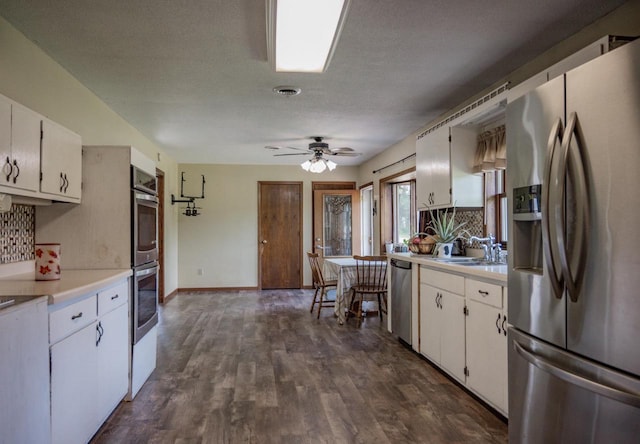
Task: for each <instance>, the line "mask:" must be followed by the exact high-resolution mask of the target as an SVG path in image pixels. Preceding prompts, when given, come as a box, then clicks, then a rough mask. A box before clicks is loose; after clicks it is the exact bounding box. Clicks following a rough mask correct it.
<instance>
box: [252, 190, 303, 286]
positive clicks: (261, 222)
mask: <svg viewBox="0 0 640 444" xmlns="http://www.w3.org/2000/svg"><path fill="white" fill-rule="evenodd" d="M258 187H259V189H258V242H259V246H258V256H259V258H258V261H259V263H258V269H259V272H260V288H261V289H274V288H301V287H302V273H303V268H302V182H259V183H258Z"/></svg>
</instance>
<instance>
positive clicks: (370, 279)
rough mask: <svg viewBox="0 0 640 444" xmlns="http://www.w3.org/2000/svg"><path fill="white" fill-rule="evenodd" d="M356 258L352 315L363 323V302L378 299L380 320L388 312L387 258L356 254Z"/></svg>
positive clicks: (350, 311) (352, 292) (350, 309)
mask: <svg viewBox="0 0 640 444" xmlns="http://www.w3.org/2000/svg"><path fill="white" fill-rule="evenodd" d="M353 258H354V259H355V260H356V277H357V279H356V284H355V285H353V286H352V287H351V301H350V302H349V311H348V313H347V320H348V319H349V316H350V315H352V314H353V315H354V316H355V317H356V318H357V319H358V325H360V324H361V323H362V303H363V302H364V301H377V302H378V312H379V314H380V320H381V321H382V313H385V314H386V313H387V259H386V257H385V256H354V257H353Z"/></svg>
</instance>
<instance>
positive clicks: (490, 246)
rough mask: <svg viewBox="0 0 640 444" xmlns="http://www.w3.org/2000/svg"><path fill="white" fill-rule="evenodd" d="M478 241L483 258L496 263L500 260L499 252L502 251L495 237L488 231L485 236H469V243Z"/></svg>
mask: <svg viewBox="0 0 640 444" xmlns="http://www.w3.org/2000/svg"><path fill="white" fill-rule="evenodd" d="M471 242H480V243H481V246H482V250H483V252H484V260H485V261H486V262H489V263H497V262H499V261H500V253H501V252H502V244H499V243H498V244H497V243H496V237H495V236H494V235H493V234H491V233H489V234H488V235H487V237H478V236H471V237H470V238H469V243H471Z"/></svg>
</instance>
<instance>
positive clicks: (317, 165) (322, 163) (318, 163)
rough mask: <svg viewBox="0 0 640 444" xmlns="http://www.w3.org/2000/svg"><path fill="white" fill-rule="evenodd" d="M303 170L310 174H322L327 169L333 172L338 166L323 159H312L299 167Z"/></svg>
mask: <svg viewBox="0 0 640 444" xmlns="http://www.w3.org/2000/svg"><path fill="white" fill-rule="evenodd" d="M300 166H301V167H302V169H303V170H305V171H309V172H310V173H322V172H323V171H325V170H326V169H327V168H328V169H329V171H333V170H335V169H336V167H337V166H338V165H336V163H335V162H332V161H331V160H327V159H325V158H323V157H314V158H313V159H311V160H305V161H304V162H302V164H301V165H300Z"/></svg>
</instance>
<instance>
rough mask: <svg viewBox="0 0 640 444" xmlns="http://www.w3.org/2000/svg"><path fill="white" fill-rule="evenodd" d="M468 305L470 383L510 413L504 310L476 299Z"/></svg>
mask: <svg viewBox="0 0 640 444" xmlns="http://www.w3.org/2000/svg"><path fill="white" fill-rule="evenodd" d="M467 303H468V304H469V305H468V308H469V316H468V317H467V367H468V369H469V376H468V377H467V383H468V384H469V387H470V388H471V389H473V390H474V391H475V392H477V393H478V394H480V395H481V396H482V397H484V398H485V399H486V400H487V401H489V402H490V403H491V404H493V405H494V406H495V407H497V408H499V409H500V410H502V411H503V412H506V404H505V402H504V401H505V393H504V392H505V386H506V381H507V337H506V336H505V335H504V330H503V329H502V321H503V320H504V318H503V315H502V310H500V309H498V308H495V307H491V306H489V305H486V304H483V303H481V302H477V301H473V300H468V301H467ZM505 328H506V323H505Z"/></svg>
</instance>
